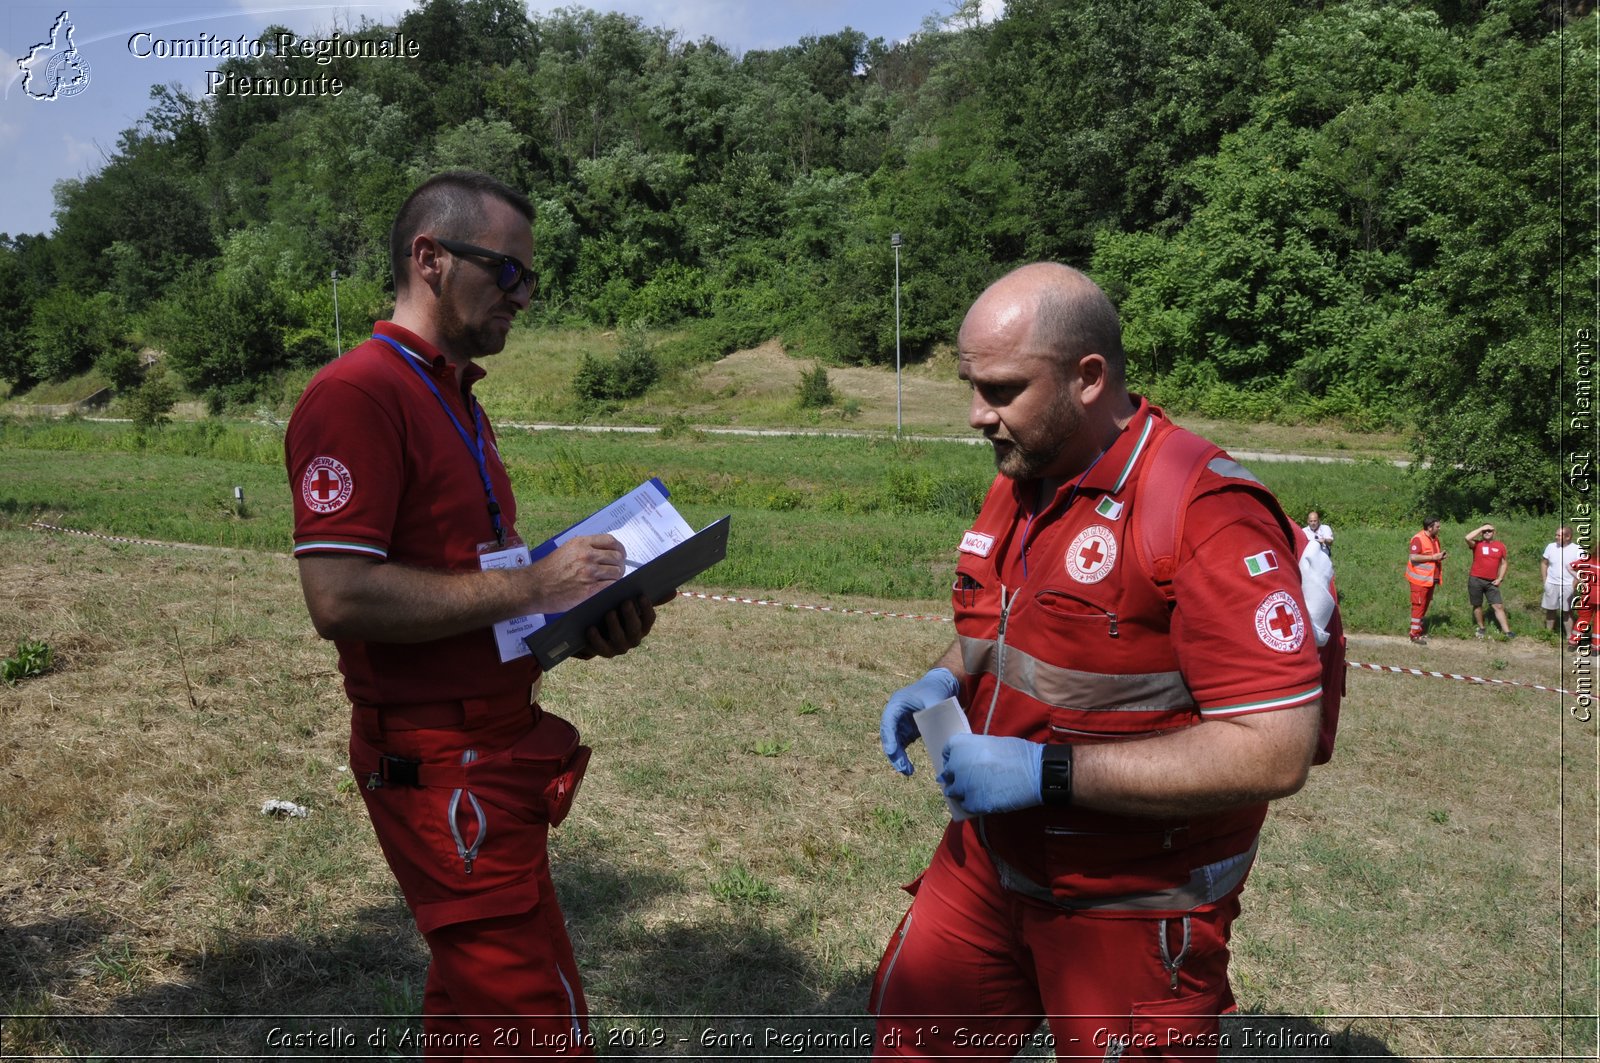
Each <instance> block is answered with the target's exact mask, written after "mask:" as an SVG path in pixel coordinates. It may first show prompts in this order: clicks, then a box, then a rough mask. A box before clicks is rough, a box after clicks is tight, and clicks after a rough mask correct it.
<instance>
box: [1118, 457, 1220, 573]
mask: <svg viewBox="0 0 1600 1063" xmlns="http://www.w3.org/2000/svg"><path fill="white" fill-rule="evenodd" d="M1221 453H1222V448H1221V447H1218V446H1217V445H1216V444H1215V443H1213V442H1211V441H1210V440H1208V439H1202V438H1200V437H1199V436H1197V435H1195V434H1194V433H1193V432H1190V431H1189V430H1187V429H1184V428H1176V427H1174V428H1173V429H1171V430H1170V431H1168V432H1163V433H1162V434H1161V435H1159V436H1157V437H1156V438H1155V440H1153V441H1152V442H1151V444H1150V453H1149V454H1148V455H1147V456H1146V457H1145V462H1146V465H1145V470H1144V475H1143V476H1142V477H1141V478H1140V480H1139V497H1138V500H1137V501H1136V502H1135V510H1136V512H1135V515H1134V517H1135V519H1134V523H1135V524H1136V525H1138V529H1139V530H1138V532H1137V535H1136V538H1137V540H1138V548H1139V553H1140V554H1141V555H1142V559H1143V561H1144V565H1145V571H1146V572H1148V573H1149V574H1150V578H1151V579H1152V580H1153V581H1155V585H1156V586H1157V587H1159V588H1160V589H1161V593H1162V594H1164V595H1166V598H1167V600H1168V601H1169V602H1170V601H1171V600H1172V577H1173V574H1174V573H1175V572H1176V570H1177V567H1178V544H1179V543H1181V542H1182V541H1183V519H1184V515H1185V514H1186V513H1187V512H1188V509H1189V506H1188V502H1189V496H1190V495H1191V494H1193V493H1194V485H1195V484H1196V483H1198V482H1199V480H1200V474H1201V473H1203V472H1205V470H1206V466H1207V465H1208V464H1210V462H1211V459H1212V458H1214V457H1216V456H1217V455H1218V454H1221Z"/></svg>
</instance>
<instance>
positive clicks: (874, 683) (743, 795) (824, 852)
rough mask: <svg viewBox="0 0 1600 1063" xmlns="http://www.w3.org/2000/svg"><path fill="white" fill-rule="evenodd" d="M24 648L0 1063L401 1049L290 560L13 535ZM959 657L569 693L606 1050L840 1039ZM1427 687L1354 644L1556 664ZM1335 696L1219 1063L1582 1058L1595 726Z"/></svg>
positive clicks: (1557, 664) (591, 952)
mask: <svg viewBox="0 0 1600 1063" xmlns="http://www.w3.org/2000/svg"><path fill="white" fill-rule="evenodd" d="M836 604H849V605H858V606H863V607H880V606H878V604H877V603H871V602H846V603H836ZM890 608H893V609H894V610H895V611H902V612H906V611H918V610H927V611H934V612H940V611H942V610H943V606H942V603H934V602H926V603H905V602H898V603H893V605H892V606H890ZM24 637H31V638H42V639H44V640H45V641H47V642H49V643H50V644H51V646H52V647H53V648H54V649H55V650H56V654H57V665H56V668H55V670H53V671H52V672H51V673H49V674H47V675H45V676H43V677H41V678H38V679H32V680H27V681H25V682H24V683H22V684H21V685H19V686H17V687H14V688H3V687H0V718H3V721H0V722H3V728H0V776H3V777H4V778H5V780H6V783H7V792H6V798H5V800H4V802H3V803H0V846H3V847H4V849H5V851H6V852H7V854H8V859H7V860H6V861H5V862H4V863H3V864H0V1009H3V1010H4V1011H6V1012H9V1013H11V1014H13V1015H16V1014H19V1013H20V1014H28V1015H42V1016H44V1017H42V1018H12V1019H9V1020H7V1021H6V1023H5V1024H4V1027H3V1030H0V1037H3V1038H4V1041H3V1045H0V1050H3V1052H4V1053H5V1054H6V1055H7V1056H8V1057H9V1056H11V1055H13V1054H24V1053H28V1052H36V1053H42V1052H57V1053H70V1054H76V1055H90V1054H93V1055H98V1056H101V1057H110V1056H124V1057H125V1056H128V1055H133V1054H149V1053H162V1052H172V1053H177V1052H185V1053H191V1054H202V1055H210V1054H215V1053H224V1052H226V1053H233V1054H246V1055H248V1054H251V1053H260V1054H262V1055H267V1054H272V1053H269V1052H267V1051H266V1050H265V1049H264V1047H263V1046H264V1038H265V1037H266V1034H267V1031H269V1030H270V1029H271V1028H272V1026H273V1025H274V1024H275V1020H274V1019H273V1016H275V1015H276V1016H286V1015H303V1014H307V1013H330V1014H338V1015H373V1014H378V1015H380V1016H383V1015H392V1014H399V1015H401V1016H405V1015H408V1014H412V1013H414V1010H415V1007H416V1004H417V999H418V995H419V993H418V987H419V986H420V984H421V977H422V972H423V968H424V964H425V956H424V954H423V952H422V950H421V948H420V943H419V942H418V939H417V938H416V936H415V934H414V932H413V931H412V930H411V929H410V927H409V918H408V916H407V915H406V913H405V911H404V909H403V907H402V906H401V904H400V903H399V900H398V897H397V894H396V891H395V889H394V887H393V884H392V883H391V881H390V879H389V876H388V873H387V870H386V869H385V868H384V867H383V864H382V861H381V858H380V856H379V854H378V852H377V847H376V845H375V843H374V842H373V840H372V838H371V837H370V832H369V830H368V827H367V824H366V822H365V818H366V817H365V814H364V811H363V809H362V806H361V802H360V798H359V796H358V795H356V794H355V793H354V792H353V784H352V782H351V781H350V780H349V777H348V773H346V772H343V771H341V770H340V769H341V767H342V766H343V764H344V762H345V758H344V744H345V738H346V722H345V721H346V709H345V707H344V702H343V699H342V696H341V693H340V689H339V684H338V679H337V676H336V675H335V673H334V660H333V654H332V652H331V649H330V648H329V647H328V646H327V645H326V644H324V643H321V642H319V641H318V640H317V639H316V638H315V637H314V635H313V634H312V632H311V629H310V625H309V623H308V622H307V621H306V620H305V617H304V612H303V605H302V603H301V601H300V597H299V593H298V589H297V586H296V583H295V576H294V569H293V564H292V562H290V561H289V560H288V559H287V558H284V557H281V556H277V555H265V554H245V553H237V552H228V551H201V550H177V549H167V550H163V549H157V548H148V547H134V546H120V545H115V544H109V543H104V542H98V541H93V540H79V539H76V538H74V539H70V540H69V539H62V538H51V537H46V536H43V535H39V534H32V533H27V532H22V531H4V530H0V649H3V650H5V651H6V652H9V647H10V646H11V645H13V644H14V643H15V642H16V641H17V640H18V639H20V638H24ZM949 637H950V630H949V628H948V627H947V626H946V625H943V624H939V623H932V622H925V621H909V620H893V619H873V618H866V617H860V616H845V617H841V616H829V615H826V614H818V613H812V612H796V611H786V610H778V609H763V608H753V607H749V606H740V605H727V604H721V603H713V602H704V601H692V600H683V601H679V602H677V603H675V604H673V605H672V606H671V607H669V609H668V610H667V611H666V612H665V613H664V615H663V619H662V621H661V626H660V628H659V629H658V632H657V635H656V637H655V638H653V640H652V642H651V643H650V644H648V645H647V646H646V647H644V648H643V649H642V650H641V651H639V652H638V653H636V654H633V655H630V656H629V657H627V658H625V659H623V660H621V661H617V662H610V663H604V662H597V663H595V664H581V663H576V662H574V663H572V664H568V665H563V666H562V667H561V668H560V669H558V670H557V672H556V673H555V674H554V675H553V676H552V677H551V678H550V679H549V680H548V682H547V683H546V686H545V698H546V704H547V705H548V706H549V707H550V708H552V709H553V710H555V711H557V712H561V713H563V714H565V715H567V716H569V717H571V718H572V719H573V720H575V721H576V722H577V723H578V724H579V725H580V726H581V727H582V729H583V730H584V732H585V735H586V737H587V739H588V741H589V742H590V744H591V745H593V746H594V748H595V758H594V762H593V765H592V767H591V770H590V773H589V777H588V779H587V780H586V782H585V783H584V790H583V793H582V795H581V797H580V800H579V801H578V803H577V805H576V807H575V810H574V812H573V815H572V817H571V818H569V819H568V821H567V822H566V823H565V824H564V825H563V826H562V827H561V828H560V830H559V831H558V832H557V835H556V840H555V843H554V856H555V864H556V876H557V881H558V884H559V886H560V889H561V892H562V896H563V902H564V904H565V906H566V908H567V912H568V916H569V920H570V922H571V925H572V933H573V938H574V941H575V944H576V946H577V950H578V954H579V960H580V964H581V965H582V967H583V969H584V971H585V978H586V981H587V987H588V990H589V994H590V1000H591V1005H592V1007H593V1008H594V1010H595V1011H596V1013H597V1014H599V1015H603V1016H605V1015H608V1016H621V1015H678V1014H700V1015H704V1014H711V1013H727V1012H738V1013H751V1014H759V1013H773V1014H776V1015H790V1016H800V1015H818V1014H840V1015H846V1016H853V1015H858V1014H859V1013H860V1011H861V1010H862V1008H863V1007H864V1006H865V999H866V987H867V983H868V980H869V979H870V977H871V972H872V969H873V967H874V966H875V965H876V962H877V957H878V953H879V950H880V949H881V947H882V943H883V941H884V940H885V938H886V937H887V935H888V933H889V931H890V930H891V929H892V927H893V925H894V923H895V921H896V920H897V919H898V917H899V915H900V913H901V911H902V908H903V905H904V897H903V895H902V894H901V893H900V892H899V891H898V889H897V888H896V887H897V886H898V884H900V883H901V882H904V881H906V880H908V879H909V878H911V877H912V876H913V875H914V874H915V873H916V872H917V871H918V870H919V869H920V866H921V863H922V861H923V860H924V859H925V858H926V856H927V853H928V851H929V849H930V848H931V846H932V844H933V842H934V840H935V839H936V837H937V832H938V830H939V827H940V824H941V822H942V819H943V813H942V811H941V809H942V805H941V803H940V801H939V799H938V797H937V794H936V792H935V790H934V788H933V786H932V784H931V782H930V781H929V779H928V778H927V776H926V772H923V773H922V774H920V775H919V776H917V777H916V778H914V779H912V780H904V779H901V778H900V777H898V776H896V775H895V774H894V773H893V772H891V771H890V770H889V769H888V768H887V767H886V766H885V765H884V763H883V761H882V757H881V755H880V754H879V753H878V752H877V749H876V726H875V725H876V720H877V713H878V708H879V706H880V705H881V704H882V698H883V696H884V694H885V693H886V692H887V691H888V690H890V689H892V688H893V687H894V686H896V685H899V684H900V683H902V682H905V681H906V680H908V679H910V678H914V677H915V676H916V675H919V674H920V673H921V671H922V669H923V668H924V667H925V666H926V663H927V662H928V661H929V660H931V659H932V658H933V657H934V656H935V655H936V654H937V653H938V651H939V650H940V649H942V647H943V646H944V644H945V643H946V642H947V641H948V639H949ZM1423 652H1424V653H1425V654H1426V655H1427V656H1426V657H1425V658H1423V657H1420V656H1419V655H1418V654H1417V653H1416V651H1414V650H1413V649H1412V648H1411V647H1410V646H1409V645H1408V644H1405V643H1404V642H1403V640H1382V639H1365V640H1358V641H1356V642H1355V643H1354V644H1353V646H1352V656H1353V657H1355V658H1357V659H1360V660H1370V661H1381V662H1387V663H1418V664H1422V665H1423V666H1425V667H1430V668H1439V669H1442V670H1450V671H1466V672H1472V673H1476V674H1485V673H1492V674H1493V675H1494V676H1496V677H1498V678H1504V679H1509V680H1516V681H1522V682H1540V683H1553V682H1559V680H1560V670H1561V667H1562V662H1561V661H1560V660H1558V659H1556V658H1555V657H1554V655H1553V654H1552V653H1551V651H1549V649H1548V648H1541V647H1533V646H1524V645H1515V644H1513V645H1512V646H1504V645H1499V644H1495V645H1493V646H1488V645H1483V644H1474V643H1457V644H1450V645H1437V646H1434V647H1429V649H1428V650H1426V651H1423ZM1496 659H1498V660H1501V661H1502V662H1503V666H1502V667H1499V668H1496V667H1494V660H1496ZM1350 688H1351V699H1350V701H1349V702H1348V703H1347V708H1346V718H1345V722H1344V726H1343V728H1342V730H1341V741H1340V748H1339V751H1338V753H1337V755H1336V758H1335V760H1334V762H1333V763H1332V764H1331V765H1328V766H1326V767H1324V768H1320V769H1318V770H1317V771H1316V772H1315V773H1314V775H1313V778H1312V782H1311V784H1310V785H1309V786H1308V787H1307V789H1306V790H1305V791H1304V792H1303V793H1302V794H1300V795H1298V796H1297V797H1295V798H1293V799H1291V800H1288V801H1285V802H1282V803H1281V804H1280V805H1279V807H1278V809H1277V810H1276V812H1275V814H1274V815H1273V817H1272V818H1271V819H1270V820H1269V830H1268V835H1267V837H1266V839H1265V840H1264V842H1263V849H1262V857H1261V860H1260V861H1259V863H1258V866H1257V871H1256V872H1255V874H1254V876H1253V877H1252V879H1251V883H1250V886H1249V889H1248V892H1247V894H1246V898H1245V914H1244V916H1243V918H1242V919H1241V920H1240V923H1239V925H1238V926H1237V927H1236V934H1235V939H1234V943H1235V949H1236V956H1237V960H1236V964H1235V983H1236V986H1235V987H1236V991H1237V994H1238V996H1239V998H1240V1001H1241V1003H1242V1004H1243V1005H1244V1006H1245V1008H1246V1009H1247V1010H1248V1012H1250V1013H1251V1014H1247V1015H1246V1016H1243V1017H1241V1018H1239V1019H1237V1020H1233V1021H1232V1022H1230V1024H1229V1025H1228V1027H1227V1029H1228V1030H1230V1031H1232V1033H1233V1035H1234V1040H1233V1042H1232V1045H1231V1046H1230V1049H1229V1051H1228V1052H1227V1053H1226V1054H1227V1055H1229V1057H1230V1058H1245V1059H1249V1058H1266V1057H1275V1056H1295V1057H1298V1058H1323V1057H1330V1058H1344V1057H1350V1056H1356V1055H1362V1056H1382V1057H1392V1056H1399V1057H1421V1056H1433V1057H1440V1056H1444V1057H1450V1058H1454V1057H1460V1056H1468V1055H1472V1056H1480V1057H1481V1056H1490V1057H1496V1058H1517V1059H1530V1058H1535V1057H1539V1056H1550V1055H1555V1054H1558V1053H1560V1052H1562V1051H1563V1050H1565V1051H1566V1052H1567V1053H1569V1054H1584V1053H1587V1054H1589V1055H1592V1054H1593V1051H1594V1047H1595V1042H1594V1034H1593V1022H1592V1019H1591V1020H1583V1019H1579V1018H1576V1016H1581V1015H1583V1014H1585V1013H1592V1010H1593V1007H1594V999H1595V996H1594V994H1595V981H1594V962H1595V953H1594V940H1595V923H1594V906H1595V892H1594V888H1595V875H1594V869H1595V848H1594V838H1595V823H1596V818H1595V764H1596V759H1595V752H1596V726H1595V724H1594V723H1580V722H1578V721H1577V720H1574V719H1573V718H1571V717H1570V716H1568V715H1565V714H1564V713H1563V709H1562V706H1561V705H1560V704H1559V701H1558V699H1557V698H1555V697H1554V696H1553V695H1548V694H1539V693H1536V692H1532V691H1528V690H1525V689H1516V688H1509V687H1499V688H1491V687H1481V686H1470V685H1467V684H1463V683H1456V682H1448V681H1442V680H1436V679H1418V678H1411V677H1397V676H1381V675H1374V674H1372V673H1368V672H1356V673H1353V674H1352V676H1351V681H1350ZM917 757H918V762H919V763H924V761H923V760H922V759H921V754H920V753H918V754H917ZM269 798H285V799H288V800H291V801H295V802H297V803H299V804H302V805H305V806H308V807H309V808H311V809H312V812H311V815H310V816H309V817H308V818H306V819H272V818H267V817H264V816H262V815H261V814H260V811H259V809H260V805H261V803H262V801H264V800H266V799H269ZM1563 918H1565V922H1563ZM1563 987H1564V989H1565V998H1563ZM1564 1011H1565V1013H1566V1014H1569V1015H1572V1016H1575V1018H1573V1019H1572V1020H1571V1021H1568V1022H1566V1023H1563V1022H1562V1021H1561V1020H1560V1019H1559V1018H1557V1017H1556V1016H1559V1015H1561V1014H1562V1013H1563V1012H1564ZM1280 1014H1287V1015H1293V1016H1297V1018H1294V1019H1292V1020H1280V1019H1277V1018H1273V1017H1271V1016H1276V1015H1280ZM113 1015H131V1016H138V1017H137V1018H111V1017H108V1016H113ZM164 1015H200V1016H204V1015H214V1016H221V1015H231V1016H235V1017H234V1018H229V1019H221V1018H217V1019H211V1020H206V1019H203V1018H189V1019H183V1018H175V1019H163V1018H161V1016H164ZM239 1016H243V1017H239ZM1413 1016H1426V1018H1418V1017H1413ZM1469 1016H1475V1017H1469ZM1514 1016H1533V1017H1523V1018H1517V1017H1514ZM1538 1016H1546V1017H1544V1018H1540V1017H1538ZM340 1021H341V1022H342V1023H343V1026H344V1027H345V1028H348V1029H351V1030H357V1031H360V1032H361V1033H362V1034H363V1035H364V1034H365V1033H367V1032H370V1031H373V1030H376V1029H387V1028H388V1024H389V1022H390V1020H388V1019H386V1018H382V1017H380V1018H367V1019H361V1020H354V1019H352V1020H340ZM621 1021H622V1020H610V1019H602V1021H601V1025H602V1027H603V1026H605V1025H606V1024H607V1023H610V1022H616V1023H619V1024H620V1022H621ZM680 1021H683V1020H680ZM730 1021H731V1020H713V1021H712V1022H711V1023H710V1025H713V1026H715V1025H716V1024H717V1023H724V1024H726V1023H728V1022H730ZM819 1021H820V1020H819ZM840 1021H841V1022H842V1023H843V1026H844V1028H848V1027H849V1026H850V1024H851V1023H850V1021H849V1020H840ZM314 1025H316V1024H315V1023H314V1022H312V1021H309V1020H302V1021H300V1022H299V1023H298V1026H297V1027H296V1028H306V1027H311V1026H314ZM323 1025H326V1024H323ZM405 1025H406V1023H405V1022H404V1020H403V1019H401V1020H398V1021H397V1025H396V1029H399V1028H401V1027H403V1026H405ZM704 1025H708V1024H707V1023H701V1024H698V1026H704ZM816 1025H818V1021H811V1020H805V1021H802V1020H798V1019H796V1020H790V1025H789V1027H788V1028H790V1029H798V1028H802V1027H803V1026H816ZM698 1026H696V1027H695V1028H696V1029H698ZM730 1028H731V1027H730ZM1246 1028H1249V1029H1251V1030H1253V1031H1255V1032H1256V1033H1257V1034H1259V1033H1260V1032H1261V1031H1263V1030H1270V1031H1281V1030H1288V1031H1290V1032H1291V1033H1300V1034H1303V1035H1311V1036H1315V1037H1317V1038H1320V1037H1322V1036H1323V1035H1326V1037H1327V1041H1326V1042H1322V1041H1312V1042H1310V1043H1311V1044H1313V1045H1316V1044H1323V1043H1326V1044H1327V1045H1328V1047H1327V1048H1325V1049H1322V1050H1320V1051H1316V1052H1308V1050H1307V1049H1306V1048H1305V1047H1288V1048H1274V1047H1273V1046H1271V1045H1261V1044H1253V1045H1252V1044H1247V1042H1246V1041H1245V1033H1244V1031H1245V1030H1246ZM1563 1037H1564V1038H1565V1040H1564V1041H1563ZM1304 1043H1305V1042H1302V1044H1304ZM669 1048H671V1049H672V1053H673V1054H675V1055H679V1056H683V1057H690V1058H692V1057H697V1056H699V1057H707V1056H713V1055H717V1054H719V1053H718V1052H715V1051H712V1050H709V1049H700V1048H697V1047H694V1046H692V1045H690V1046H678V1045H671V1046H669ZM611 1054H642V1052H640V1051H639V1050H637V1049H635V1050H633V1051H624V1050H618V1051H616V1052H613V1053H611ZM721 1054H727V1053H721ZM756 1054H757V1053H746V1056H747V1058H748V1057H749V1056H751V1055H756ZM819 1054H820V1053H819ZM768 1055H769V1057H777V1056H780V1055H791V1056H792V1054H791V1053H787V1052H783V1051H780V1050H777V1049H773V1050H771V1051H770V1053H768ZM325 1058H326V1057H325Z"/></svg>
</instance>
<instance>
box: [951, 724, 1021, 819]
mask: <svg viewBox="0 0 1600 1063" xmlns="http://www.w3.org/2000/svg"><path fill="white" fill-rule="evenodd" d="M1043 761H1044V746H1043V744H1041V743H1039V742H1030V741H1028V740H1027V739H1026V738H1004V737H1001V736H1000V735H955V736H953V737H952V738H951V739H950V741H949V743H948V744H946V745H945V747H944V773H943V774H942V775H940V776H939V785H940V786H941V787H942V788H943V789H944V795H945V796H946V797H948V798H949V799H950V800H952V801H954V802H955V803H956V804H958V805H960V806H961V807H962V808H964V809H966V810H967V811H968V812H970V813H971V814H972V815H974V816H987V815H989V814H990V813H991V812H1015V811H1016V810H1017V809H1019V808H1032V807H1033V806H1034V805H1038V804H1043V803H1044V799H1043V798H1042V797H1041V796H1040V795H1039V783H1040V780H1041V772H1042V764H1043Z"/></svg>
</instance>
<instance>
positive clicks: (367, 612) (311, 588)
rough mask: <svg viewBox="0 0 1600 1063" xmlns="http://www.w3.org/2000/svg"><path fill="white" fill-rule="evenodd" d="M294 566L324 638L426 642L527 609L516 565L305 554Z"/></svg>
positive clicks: (523, 585)
mask: <svg viewBox="0 0 1600 1063" xmlns="http://www.w3.org/2000/svg"><path fill="white" fill-rule="evenodd" d="M318 560H322V561H323V566H322V568H323V571H321V572H318V571H317V570H316V562H317V561H318ZM329 564H332V565H337V566H340V567H338V568H329V567H327V566H328V565H329ZM308 565H310V566H312V571H311V573H310V574H309V575H308V574H307V566H308ZM353 566H360V567H359V569H356V568H354V567H353ZM301 571H302V585H303V587H304V590H305V594H306V605H307V607H308V608H309V609H310V611H311V616H312V620H313V621H314V622H315V624H316V627H317V632H318V633H319V634H321V635H322V636H323V637H324V638H330V639H346V640H354V641H361V642H398V643H413V642H431V641H432V640H434V639H442V638H448V637H450V636H451V635H459V634H462V633H464V632H468V631H477V630H480V629H482V628H486V627H489V626H491V625H493V624H495V623H498V622H499V621H501V620H506V619H509V618H510V617H513V616H520V615H522V614H523V613H524V612H526V611H527V610H525V609H523V608H522V606H523V605H524V604H525V603H527V601H528V588H527V585H526V581H525V580H518V579H517V578H516V570H515V569H494V570H490V571H486V572H449V571H444V570H442V569H427V568H412V567H410V566H407V565H401V564H396V563H394V562H374V563H366V562H360V561H355V562H352V561H347V560H345V559H339V560H337V561H331V562H330V561H327V560H326V559H316V558H304V559H302V560H301Z"/></svg>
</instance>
